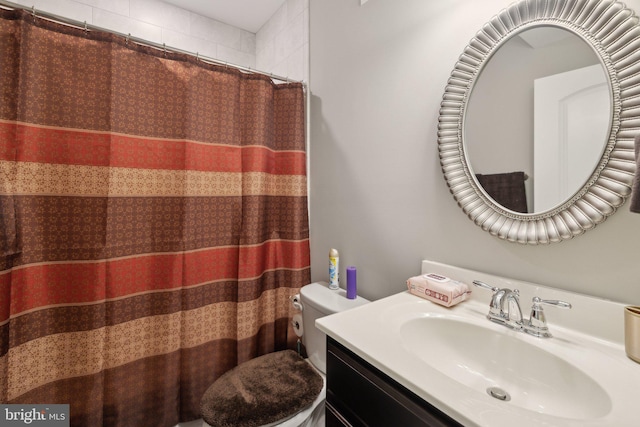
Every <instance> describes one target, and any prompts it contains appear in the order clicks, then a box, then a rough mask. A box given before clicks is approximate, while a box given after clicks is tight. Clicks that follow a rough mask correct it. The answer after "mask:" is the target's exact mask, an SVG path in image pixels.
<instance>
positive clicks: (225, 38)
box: [190, 13, 256, 56]
mask: <svg viewBox="0 0 640 427" xmlns="http://www.w3.org/2000/svg"><path fill="white" fill-rule="evenodd" d="M190 25H191V32H190V35H192V36H194V37H198V38H201V39H205V40H210V41H212V42H215V43H218V44H220V45H224V46H226V47H228V48H230V49H234V50H237V51H239V52H243V53H249V54H252V55H254V56H255V50H256V47H255V46H256V42H255V34H253V33H250V32H249V31H245V30H242V29H240V28H237V27H234V26H232V25H228V24H224V23H222V22H219V21H216V20H215V19H211V18H207V17H205V16H201V15H196V14H195V13H192V14H191V19H190Z"/></svg>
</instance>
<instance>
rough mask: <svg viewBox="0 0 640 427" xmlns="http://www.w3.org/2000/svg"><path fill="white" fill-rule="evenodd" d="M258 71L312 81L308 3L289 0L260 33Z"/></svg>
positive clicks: (257, 54)
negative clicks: (310, 72)
mask: <svg viewBox="0 0 640 427" xmlns="http://www.w3.org/2000/svg"><path fill="white" fill-rule="evenodd" d="M256 68H257V69H258V70H266V71H269V72H272V73H274V74H277V75H279V76H282V77H289V78H291V79H293V80H304V81H306V82H308V81H309V0H286V1H285V2H284V4H283V5H282V7H280V9H279V10H278V11H277V12H276V13H275V14H274V15H273V17H272V18H271V19H270V20H269V22H267V23H266V24H265V25H264V26H263V27H262V28H261V29H260V31H258V33H257V34H256Z"/></svg>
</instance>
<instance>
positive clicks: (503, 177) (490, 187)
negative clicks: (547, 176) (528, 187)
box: [476, 172, 529, 213]
mask: <svg viewBox="0 0 640 427" xmlns="http://www.w3.org/2000/svg"><path fill="white" fill-rule="evenodd" d="M476 178H478V182H479V183H480V185H482V188H484V191H486V192H487V194H488V195H489V196H491V198H492V199H493V200H495V201H496V202H497V203H498V204H500V205H502V206H504V207H505V208H507V209H509V210H512V211H514V212H520V213H527V212H529V211H528V210H527V195H526V192H525V188H524V181H525V179H526V178H525V174H524V172H508V173H494V174H488V175H483V174H476Z"/></svg>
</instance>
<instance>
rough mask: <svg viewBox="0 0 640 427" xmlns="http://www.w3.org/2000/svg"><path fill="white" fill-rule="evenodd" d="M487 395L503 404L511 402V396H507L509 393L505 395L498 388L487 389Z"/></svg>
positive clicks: (504, 392)
mask: <svg viewBox="0 0 640 427" xmlns="http://www.w3.org/2000/svg"><path fill="white" fill-rule="evenodd" d="M487 393H489V396H491V397H495V398H496V399H498V400H504V401H505V402H507V401H509V400H511V396H509V393H507V392H506V391H504V390H503V389H501V388H500V387H489V388H488V389H487Z"/></svg>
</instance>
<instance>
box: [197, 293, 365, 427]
mask: <svg viewBox="0 0 640 427" xmlns="http://www.w3.org/2000/svg"><path fill="white" fill-rule="evenodd" d="M368 302H369V301H368V300H366V299H364V298H362V297H360V296H358V297H357V298H356V299H347V297H346V292H345V290H344V289H337V290H331V289H329V285H328V284H327V283H324V282H316V283H311V284H309V285H306V286H303V287H302V288H301V289H300V303H301V305H302V324H303V328H302V329H301V330H302V343H303V344H304V346H305V349H306V352H307V356H308V358H307V359H304V362H301V361H300V359H299V358H298V357H297V356H296V357H294V358H293V359H296V360H295V361H294V360H293V359H291V360H292V361H289V360H290V358H291V357H293V356H292V355H291V354H290V353H293V352H292V351H291V350H286V351H285V352H286V353H287V354H284V353H285V352H276V353H271V354H268V355H264V356H261V357H260V358H256V359H252V360H250V361H248V362H245V363H243V364H241V365H239V366H237V367H236V368H234V369H233V370H232V371H238V370H239V371H242V370H243V369H251V368H250V367H249V365H252V364H255V363H256V362H259V361H258V360H257V359H263V358H264V359H269V358H275V357H278V359H277V360H278V361H280V360H285V358H283V357H281V355H286V356H287V357H288V358H286V361H285V362H281V363H284V364H290V366H289V365H287V367H286V369H292V370H293V369H300V368H303V370H309V367H311V368H312V369H313V371H315V372H316V373H317V374H318V375H319V376H320V378H321V379H322V382H321V384H320V382H319V381H318V382H317V389H318V390H319V392H317V396H316V397H315V399H314V400H313V402H312V403H311V404H310V405H307V406H306V407H304V408H302V409H301V410H299V411H298V412H295V413H293V414H287V416H285V417H283V418H282V419H280V420H275V421H273V422H271V423H268V424H261V425H260V424H256V423H255V422H254V420H250V419H247V420H246V421H245V420H243V422H242V423H239V424H241V425H242V426H247V427H248V426H260V427H272V426H281V427H324V425H325V417H324V409H325V398H326V363H327V361H326V346H327V343H326V335H325V334H324V332H322V331H320V330H319V329H317V328H316V327H315V320H316V319H318V318H320V317H323V316H327V315H329V314H333V313H337V312H341V311H345V310H348V309H351V308H354V307H357V306H360V305H363V304H366V303H368ZM296 329H297V330H299V329H298V328H296ZM294 356H295V355H294ZM243 365H246V366H243ZM301 365H302V366H301ZM261 369H262V372H261V373H262V374H263V375H265V377H267V378H268V377H269V376H270V374H271V373H270V372H268V371H267V372H266V373H264V371H265V368H264V367H263V366H262V367H261ZM276 371H278V372H276ZM281 371H282V365H281V364H280V365H278V366H277V367H274V368H273V376H276V375H281ZM313 371H311V372H313ZM225 375H227V374H225ZM225 375H223V377H224V376H225ZM311 375H313V376H314V377H316V378H314V380H316V379H317V377H318V375H315V374H313V373H312V374H311ZM223 377H221V378H220V379H218V380H217V381H216V382H215V383H214V384H212V386H211V387H210V388H209V390H207V392H205V395H204V396H203V419H204V421H203V423H202V425H203V427H210V426H214V427H216V426H221V425H224V424H222V423H216V421H218V420H216V417H215V415H214V414H211V413H207V411H205V409H204V406H205V405H206V404H207V402H216V401H217V400H218V395H216V393H219V391H217V390H219V389H220V387H218V389H216V387H217V383H218V381H221V380H223ZM223 381H224V380H223ZM236 382H237V381H236ZM314 390H315V389H314ZM264 398H265V399H269V396H264ZM311 398H313V397H312V396H311ZM258 399H260V397H258ZM207 420H208V421H209V422H211V423H212V424H209V423H208V422H207Z"/></svg>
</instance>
